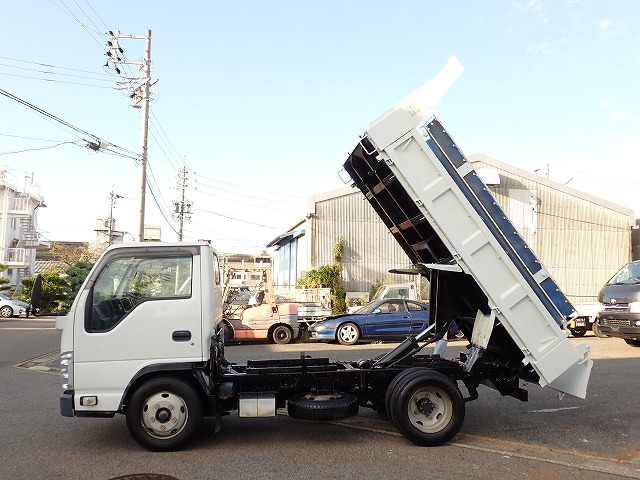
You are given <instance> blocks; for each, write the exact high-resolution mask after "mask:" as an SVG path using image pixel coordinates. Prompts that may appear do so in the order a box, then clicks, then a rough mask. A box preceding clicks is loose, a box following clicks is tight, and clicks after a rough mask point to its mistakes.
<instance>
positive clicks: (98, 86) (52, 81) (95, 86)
mask: <svg viewBox="0 0 640 480" xmlns="http://www.w3.org/2000/svg"><path fill="white" fill-rule="evenodd" d="M0 75H4V76H5V77H16V78H28V79H29V80H39V81H41V82H50V83H64V84H66V85H81V86H83V87H92V88H109V89H110V88H112V87H106V86H104V85H91V84H89V83H80V82H67V81H65V80H54V79H53V78H38V77H30V76H28V75H17V74H15V73H0Z"/></svg>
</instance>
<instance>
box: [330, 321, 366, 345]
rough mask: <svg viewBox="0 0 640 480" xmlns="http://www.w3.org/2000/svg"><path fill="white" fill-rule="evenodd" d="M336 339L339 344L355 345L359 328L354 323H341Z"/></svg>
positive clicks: (358, 338)
mask: <svg viewBox="0 0 640 480" xmlns="http://www.w3.org/2000/svg"><path fill="white" fill-rule="evenodd" d="M336 340H338V342H339V343H340V345H355V344H356V343H358V340H360V329H359V328H358V326H357V325H356V324H355V323H351V322H348V323H343V324H342V325H340V326H339V327H338V331H337V332H336Z"/></svg>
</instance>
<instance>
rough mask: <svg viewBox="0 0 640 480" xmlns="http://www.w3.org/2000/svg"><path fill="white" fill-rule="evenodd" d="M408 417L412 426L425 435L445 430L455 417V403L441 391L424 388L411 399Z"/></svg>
mask: <svg viewBox="0 0 640 480" xmlns="http://www.w3.org/2000/svg"><path fill="white" fill-rule="evenodd" d="M408 416H409V421H410V422H411V424H412V425H413V426H414V427H415V428H416V429H418V430H420V431H421V432H423V433H437V432H439V431H441V430H443V429H444V428H445V427H446V426H447V425H448V424H449V422H450V421H451V419H452V417H453V403H452V402H451V399H450V398H449V396H448V395H447V394H446V393H445V392H444V391H443V390H441V389H439V388H437V387H433V386H428V387H423V388H420V389H418V390H416V392H415V393H414V394H413V395H412V396H411V398H410V399H409V408H408Z"/></svg>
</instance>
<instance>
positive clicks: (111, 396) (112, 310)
mask: <svg viewBox="0 0 640 480" xmlns="http://www.w3.org/2000/svg"><path fill="white" fill-rule="evenodd" d="M111 254H112V255H111V256H108V255H109V253H107V256H105V257H103V259H102V260H101V264H102V268H98V269H96V271H95V273H94V274H92V278H91V281H90V282H89V283H88V284H87V288H85V291H83V292H82V300H81V301H84V303H80V304H79V305H78V308H77V309H76V313H75V315H76V321H75V322H74V324H75V327H74V370H75V371H74V378H75V384H76V387H77V388H76V396H75V398H76V399H79V398H80V396H81V395H83V394H86V395H97V396H98V403H99V405H97V406H96V407H95V409H97V410H102V409H106V410H117V406H118V402H119V401H120V397H121V394H122V391H123V390H124V388H125V387H126V386H127V384H128V383H129V382H130V380H131V378H133V377H134V376H135V374H136V373H137V372H139V371H140V370H141V369H142V368H145V367H150V366H153V365H159V364H163V363H180V362H185V363H187V362H197V361H201V360H202V358H203V354H204V353H205V352H203V341H202V337H203V331H205V330H206V329H205V328H204V327H203V325H202V316H203V312H202V307H201V305H202V304H203V302H202V299H201V289H200V285H201V271H200V266H199V265H200V260H199V259H200V255H199V254H198V249H197V248H192V249H189V248H181V249H175V248H174V249H172V250H168V249H158V248H155V249H147V250H142V249H139V248H138V249H133V248H132V249H126V248H125V249H121V250H113V251H111ZM205 304H206V302H205ZM207 318H208V317H207ZM150 368H153V367H150ZM76 401H77V400H76ZM114 404H115V408H113V407H114ZM107 407H108V408H107ZM76 408H77V409H80V410H83V409H86V408H82V407H80V405H79V404H76Z"/></svg>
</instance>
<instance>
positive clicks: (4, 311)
mask: <svg viewBox="0 0 640 480" xmlns="http://www.w3.org/2000/svg"><path fill="white" fill-rule="evenodd" d="M0 315H2V316H3V317H11V316H13V310H12V309H11V307H2V308H1V309H0Z"/></svg>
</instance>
